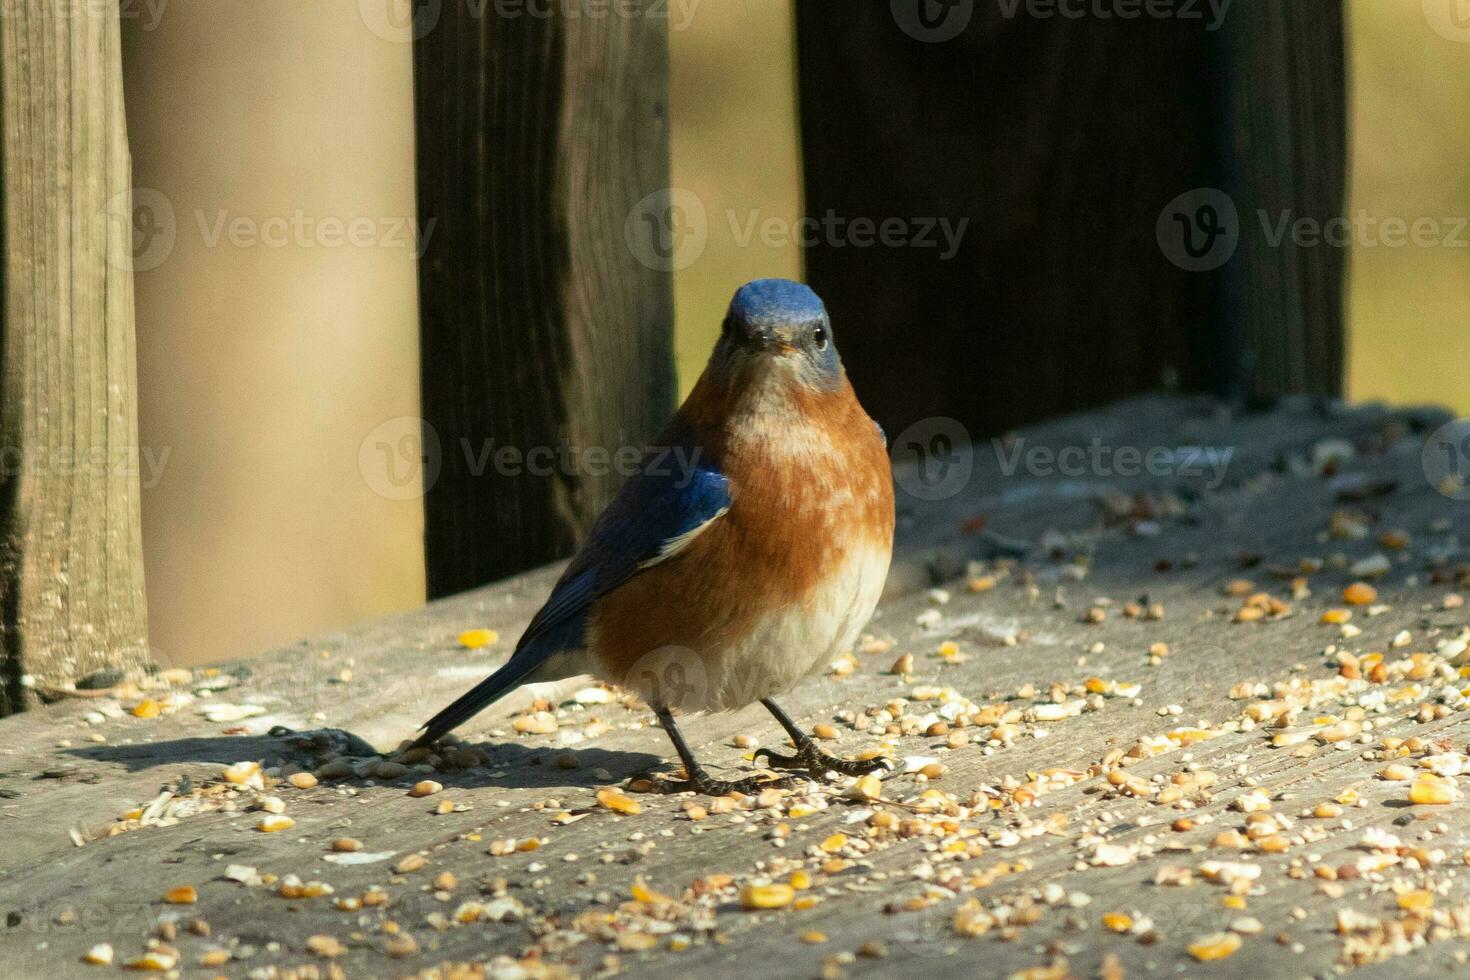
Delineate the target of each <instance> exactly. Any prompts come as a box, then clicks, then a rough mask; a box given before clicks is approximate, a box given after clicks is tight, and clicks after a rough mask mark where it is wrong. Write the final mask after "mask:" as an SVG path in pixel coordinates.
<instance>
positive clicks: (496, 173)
mask: <svg viewBox="0 0 1470 980" xmlns="http://www.w3.org/2000/svg"><path fill="white" fill-rule="evenodd" d="M436 6H437V5H436ZM648 7H649V4H647V3H639V4H633V5H631V7H629V6H628V5H623V6H621V7H619V8H618V9H620V10H622V9H631V10H632V11H633V15H623V14H613V15H609V16H605V17H596V18H593V17H586V16H564V15H563V14H561V13H557V14H555V15H553V16H550V17H545V16H539V15H538V16H531V14H530V13H529V12H528V11H526V10H520V13H519V15H518V16H503V17H502V16H498V15H497V9H498V8H497V6H496V5H494V4H489V5H475V4H459V3H452V4H451V3H446V4H444V5H443V8H442V16H441V17H439V19H438V20H437V23H436V26H434V28H433V29H432V30H429V31H427V33H425V34H424V36H423V37H422V38H420V39H419V40H418V41H416V42H415V49H414V83H415V106H416V116H417V118H416V124H415V125H416V131H417V139H418V148H417V154H418V208H419V214H420V218H421V222H422V224H423V226H424V227H426V228H427V227H428V225H429V223H430V222H433V229H432V232H430V233H429V237H428V247H427V250H426V252H425V254H424V258H423V260H422V262H421V263H420V266H419V270H420V271H419V282H420V316H421V335H422V357H421V361H422V388H423V407H424V420H425V423H426V425H427V426H428V427H431V428H432V430H433V432H434V433H435V434H436V436H437V440H438V444H439V446H440V451H441V454H442V469H441V471H440V474H439V476H438V479H437V480H436V481H435V482H433V484H432V485H431V486H430V487H428V489H427V493H426V496H425V513H426V533H425V548H426V553H427V563H428V590H429V594H430V595H431V596H443V595H447V594H450V593H453V592H457V591H460V590H463V589H466V588H470V587H472V586H475V585H480V584H483V583H485V582H488V581H492V580H494V579H497V578H500V577H503V576H505V575H508V574H510V573H512V572H517V571H520V570H523V569H525V568H529V567H532V566H535V565H538V564H542V563H544V562H546V561H549V560H551V559H553V558H556V557H560V556H565V555H567V554H569V553H570V552H571V551H572V550H573V548H574V547H575V546H576V544H577V543H578V541H580V540H581V537H582V535H583V533H584V532H585V531H586V530H587V528H588V527H589V526H590V524H591V522H592V520H594V519H595V517H596V515H597V514H598V513H599V512H600V511H601V509H602V507H603V506H604V505H605V504H606V502H607V501H608V500H609V499H610V498H611V495H612V494H613V493H614V492H616V490H617V488H618V487H619V486H620V485H621V483H622V478H623V475H622V474H620V473H619V472H617V470H616V466H608V465H607V464H606V463H603V462H598V460H597V459H596V458H591V459H589V458H588V457H587V455H586V453H587V451H588V450H589V449H593V448H594V447H596V448H598V449H601V450H603V451H606V452H608V453H609V454H610V455H611V456H613V458H614V459H615V458H616V454H617V450H618V449H619V448H620V447H641V446H642V445H643V444H644V441H645V440H646V439H648V438H650V437H651V436H652V435H653V434H654V433H655V432H657V431H658V429H659V428H660V427H661V426H662V425H663V424H664V423H665V422H666V421H667V419H668V417H669V415H670V414H671V413H672V411H673V408H674V395H675V384H674V367H673V334H672V330H673V326H672V325H673V293H672V279H671V276H670V274H669V272H667V271H664V270H660V269H658V268H655V267H652V266H650V265H648V264H645V263H644V262H641V261H640V260H639V257H638V254H636V253H635V250H634V249H632V248H630V247H628V246H627V245H626V240H625V234H624V230H625V221H626V219H627V218H628V216H629V214H630V213H632V212H633V211H634V209H635V205H636V204H637V202H639V201H640V200H642V199H643V198H645V197H646V196H647V195H649V194H651V193H653V192H655V191H658V190H661V189H663V188H666V187H667V185H668V181H669V144H668V128H667V127H668V121H667V84H668V52H667V27H666V22H665V21H664V20H663V19H662V18H660V17H656V16H647V13H648V9H647V8H648ZM516 9H519V8H516ZM482 10H483V15H480V14H479V13H477V12H478V11H482ZM507 447H509V449H511V450H513V451H514V452H515V453H516V454H518V457H517V458H519V459H520V460H521V461H522V463H521V464H520V465H519V466H516V465H510V466H502V465H500V464H498V463H497V462H496V458H497V457H496V456H495V454H496V453H498V452H499V451H501V450H502V449H505V448H507ZM563 447H567V449H568V450H570V452H564V451H563ZM532 454H539V455H535V456H533V455H532ZM567 460H570V461H571V462H567ZM511 470H515V472H511ZM533 470H535V472H533Z"/></svg>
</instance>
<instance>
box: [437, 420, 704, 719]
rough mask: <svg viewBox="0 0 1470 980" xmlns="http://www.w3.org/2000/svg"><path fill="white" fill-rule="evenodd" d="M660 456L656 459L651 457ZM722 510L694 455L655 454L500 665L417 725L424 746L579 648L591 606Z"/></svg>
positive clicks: (599, 523)
mask: <svg viewBox="0 0 1470 980" xmlns="http://www.w3.org/2000/svg"><path fill="white" fill-rule="evenodd" d="M658 453H662V454H663V455H661V456H660V455H658ZM729 507H730V481H729V480H728V479H727V478H726V477H725V475H724V474H723V473H721V472H720V470H719V467H718V466H716V465H715V464H714V462H713V461H710V460H706V459H705V458H704V457H703V455H702V454H700V453H699V452H698V451H697V450H694V449H690V448H689V447H687V446H685V447H681V448H680V449H679V450H678V451H670V450H657V451H655V453H653V454H650V456H649V458H646V459H645V460H644V465H643V466H642V468H641V469H640V470H639V472H638V473H637V474H636V475H635V476H633V478H632V479H630V480H629V481H628V482H627V483H626V484H625V485H624V486H623V489H622V490H621V491H620V492H619V493H618V495H617V496H616V497H615V498H613V502H612V503H610V504H608V506H607V509H606V510H604V511H603V512H602V516H601V517H599V518H598V519H597V523H596V524H594V525H593V526H592V531H591V532H590V533H589V534H588V536H587V541H586V543H585V544H583V545H582V549H581V550H580V551H578V552H577V555H576V557H574V558H573V559H572V563H571V564H570V565H568V566H567V570H566V571H565V572H563V573H562V576H561V578H560V579H558V580H557V583H556V587H555V588H553V589H552V590H551V597H550V598H549V599H547V600H546V604H545V605H544V606H542V607H541V611H540V612H538V613H536V616H535V618H534V619H532V620H531V625H530V626H528V627H526V632H525V633H524V634H522V636H521V639H520V642H519V643H517V644H516V650H515V653H514V654H512V655H511V658H510V659H509V660H508V661H506V662H505V664H504V665H503V666H502V667H501V668H500V669H499V670H497V671H496V672H495V673H493V674H491V675H490V676H489V677H487V678H485V679H484V680H483V681H481V682H480V683H479V684H477V685H475V687H473V688H471V689H470V690H469V691H467V692H465V694H463V695H462V696H461V697H460V698H459V699H458V700H456V701H455V702H454V703H453V704H451V705H449V706H448V707H447V708H445V709H444V710H443V711H441V712H439V713H438V714H437V715H435V716H434V717H433V718H431V719H429V721H428V722H427V723H426V724H425V725H424V734H423V735H421V736H419V738H418V740H417V741H416V742H415V743H414V744H416V745H432V744H433V743H435V742H437V741H438V740H439V738H440V737H441V736H443V735H445V734H447V733H448V732H450V731H451V730H453V729H454V728H457V727H458V726H460V725H462V724H464V723H465V722H466V721H468V720H469V719H470V718H472V717H473V716H474V715H475V714H477V713H478V712H480V711H481V710H483V709H484V708H485V707H486V706H488V705H490V704H491V703H493V702H494V701H495V700H497V699H498V698H500V697H501V696H502V695H503V694H505V693H506V692H507V691H509V690H510V689H511V688H513V687H516V686H517V685H519V684H521V683H522V682H524V681H525V680H526V679H527V678H528V677H529V675H530V674H531V673H532V672H533V671H535V670H536V668H537V667H540V666H541V665H542V664H543V663H545V662H546V660H547V659H548V658H550V657H552V656H553V655H555V654H557V653H560V652H562V651H564V650H574V649H578V648H580V647H581V646H582V645H583V644H584V643H585V642H586V632H587V616H588V614H589V612H590V611H591V609H592V604H593V603H594V602H596V601H597V600H598V599H599V598H601V597H602V596H604V595H606V594H607V593H609V592H611V591H612V590H613V589H615V588H617V587H618V586H619V585H621V584H623V583H624V582H626V581H627V580H628V579H630V578H632V577H633V576H634V575H636V574H638V572H639V570H641V569H643V568H647V567H648V566H649V565H653V564H657V563H658V562H660V561H663V560H664V559H666V558H669V557H671V556H672V555H674V554H675V553H677V552H678V550H679V549H680V548H682V547H683V546H684V545H686V544H688V543H689V542H690V541H691V540H693V538H694V536H695V535H697V534H698V533H699V532H700V531H701V530H703V529H704V528H705V527H706V526H707V525H708V524H709V523H710V522H711V521H714V520H716V519H717V518H719V517H720V515H722V514H724V513H725V511H726V510H728V509H729Z"/></svg>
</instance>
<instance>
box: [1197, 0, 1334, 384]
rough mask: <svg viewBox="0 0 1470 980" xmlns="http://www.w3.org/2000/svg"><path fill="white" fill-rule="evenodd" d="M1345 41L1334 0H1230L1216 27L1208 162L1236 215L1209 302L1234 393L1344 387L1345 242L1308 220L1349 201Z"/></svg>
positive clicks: (1324, 217)
mask: <svg viewBox="0 0 1470 980" xmlns="http://www.w3.org/2000/svg"><path fill="white" fill-rule="evenodd" d="M1344 43H1345V42H1344V24H1343V12H1342V5H1341V3H1340V2H1339V0H1306V2H1303V0H1267V2H1260V0H1254V2H1250V3H1241V4H1237V5H1234V6H1233V7H1232V8H1231V11H1230V14H1229V16H1228V17H1227V18H1226V20H1225V22H1224V27H1223V30H1222V31H1221V32H1220V44H1221V47H1222V51H1221V60H1222V63H1223V66H1224V70H1223V71H1222V72H1220V77H1219V82H1220V91H1221V93H1222V95H1223V98H1222V100H1221V102H1220V107H1221V114H1220V117H1219V118H1218V120H1216V124H1217V127H1218V129H1219V130H1220V133H1221V138H1220V142H1219V146H1220V155H1219V159H1218V165H1219V167H1220V169H1221V171H1222V172H1223V174H1224V176H1223V178H1222V180H1221V186H1222V187H1223V188H1224V189H1225V190H1226V191H1227V192H1228V193H1229V194H1230V195H1231V197H1233V198H1234V199H1235V200H1236V201H1239V202H1241V213H1240V219H1241V221H1242V227H1241V236H1240V248H1239V250H1238V252H1237V253H1236V255H1235V256H1234V257H1233V258H1232V259H1231V261H1230V262H1229V263H1228V264H1227V265H1225V266H1223V267H1222V269H1221V272H1222V274H1223V276H1224V279H1225V281H1224V284H1223V285H1224V288H1223V289H1222V291H1221V296H1222V300H1223V302H1222V303H1221V305H1220V307H1219V308H1218V310H1217V311H1216V312H1217V317H1218V318H1219V319H1218V320H1217V323H1220V325H1219V327H1218V329H1220V330H1221V331H1222V332H1224V333H1227V334H1228V335H1232V336H1234V337H1236V338H1237V340H1236V343H1235V344H1234V345H1233V346H1234V347H1235V349H1236V350H1237V351H1239V352H1240V356H1241V357H1242V362H1241V363H1240V364H1239V365H1238V367H1237V369H1236V371H1235V379H1234V381H1233V384H1232V389H1233V390H1232V391H1231V393H1232V394H1243V395H1245V396H1247V397H1251V398H1256V399H1266V398H1270V397H1271V396H1274V395H1279V394H1282V393H1287V392H1307V393H1310V394H1319V395H1337V394H1341V392H1342V374H1343V364H1344V346H1343V345H1344V341H1343V316H1344V311H1343V282H1344V278H1345V276H1346V274H1347V248H1346V247H1345V245H1343V244H1341V243H1339V244H1332V243H1331V242H1329V241H1326V235H1325V234H1324V233H1322V232H1321V231H1317V232H1313V231H1311V229H1312V228H1313V227H1315V228H1317V229H1322V228H1323V227H1324V225H1325V224H1326V222H1328V221H1329V220H1331V219H1332V218H1336V217H1339V216H1341V215H1342V214H1343V212H1344V209H1345V207H1346V204H1347V201H1346V193H1347V95H1346V93H1347V63H1346V54H1345V50H1344ZM1283 218H1286V219H1287V221H1286V223H1283ZM1303 221H1305V222H1307V223H1308V224H1305V225H1299V224H1298V222H1303ZM1294 227H1303V228H1304V229H1305V230H1306V234H1305V235H1303V236H1301V237H1298V236H1297V235H1296V234H1295V233H1294V232H1293V228H1294ZM1220 321H1225V322H1220Z"/></svg>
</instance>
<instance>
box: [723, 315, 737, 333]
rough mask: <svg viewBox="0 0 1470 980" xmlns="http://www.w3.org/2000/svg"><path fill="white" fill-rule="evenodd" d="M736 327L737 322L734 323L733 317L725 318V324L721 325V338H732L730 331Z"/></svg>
mask: <svg viewBox="0 0 1470 980" xmlns="http://www.w3.org/2000/svg"><path fill="white" fill-rule="evenodd" d="M734 325H735V322H734V318H733V317H728V316H727V317H725V322H724V323H722V324H720V336H721V337H728V336H730V329H731V328H732V327H733V326H734Z"/></svg>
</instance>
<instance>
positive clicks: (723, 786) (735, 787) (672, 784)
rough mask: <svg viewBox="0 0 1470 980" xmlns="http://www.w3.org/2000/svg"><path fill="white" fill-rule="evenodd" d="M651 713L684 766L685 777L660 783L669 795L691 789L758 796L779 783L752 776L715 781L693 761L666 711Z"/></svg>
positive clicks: (706, 792) (696, 791)
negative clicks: (665, 733) (667, 734)
mask: <svg viewBox="0 0 1470 980" xmlns="http://www.w3.org/2000/svg"><path fill="white" fill-rule="evenodd" d="M654 714H656V715H657V716H658V723H659V724H660V725H662V726H663V729H664V731H666V732H668V733H669V741H671V742H673V743H674V751H675V752H678V753H679V760H680V761H681V762H683V763H684V774H685V777H686V778H684V779H680V780H676V781H668V782H665V783H663V787H664V788H665V789H666V790H667V791H668V792H671V793H687V792H690V791H691V790H692V791H693V792H695V793H703V794H704V795H706V796H726V795H728V794H730V793H759V792H760V791H761V790H762V789H769V788H770V787H772V786H778V785H780V781H771V780H764V779H758V778H757V777H755V776H747V777H746V778H745V779H736V780H728V779H715V778H714V777H713V776H711V775H710V774H709V773H707V772H705V771H704V767H703V766H701V765H700V764H699V761H698V760H697V759H695V758H694V753H693V752H692V751H691V750H690V748H689V744H688V743H687V742H685V741H684V733H683V732H681V731H679V726H678V725H676V724H675V723H674V716H673V714H671V713H670V712H669V709H668V708H655V709H654Z"/></svg>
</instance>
